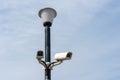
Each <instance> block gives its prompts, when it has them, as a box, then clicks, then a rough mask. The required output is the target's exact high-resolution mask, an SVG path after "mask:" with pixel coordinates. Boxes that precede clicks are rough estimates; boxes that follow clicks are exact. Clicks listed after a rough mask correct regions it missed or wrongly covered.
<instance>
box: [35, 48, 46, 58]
mask: <svg viewBox="0 0 120 80" xmlns="http://www.w3.org/2000/svg"><path fill="white" fill-rule="evenodd" d="M43 57H44V55H43V51H41V50H40V51H38V52H37V56H36V58H37V59H38V60H41V59H42V58H43Z"/></svg>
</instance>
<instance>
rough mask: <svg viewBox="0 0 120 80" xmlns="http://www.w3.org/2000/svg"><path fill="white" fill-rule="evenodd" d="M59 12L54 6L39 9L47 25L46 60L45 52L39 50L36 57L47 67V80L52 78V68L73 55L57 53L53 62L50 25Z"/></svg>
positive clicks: (40, 15)
mask: <svg viewBox="0 0 120 80" xmlns="http://www.w3.org/2000/svg"><path fill="white" fill-rule="evenodd" d="M56 15H57V12H56V11H55V10H54V9H52V8H44V9H41V10H40V11H39V17H40V18H41V19H42V21H43V26H44V27H45V61H44V60H42V58H43V56H44V53H43V51H38V52H37V56H36V58H37V59H38V61H39V63H40V64H42V65H43V67H44V69H45V80H51V69H52V68H53V67H54V66H56V65H59V64H61V63H62V62H63V60H69V59H71V57H72V53H71V52H66V53H62V54H61V53H59V54H56V55H55V59H56V61H55V62H51V45H50V27H51V26H52V22H53V19H54V18H55V17H56Z"/></svg>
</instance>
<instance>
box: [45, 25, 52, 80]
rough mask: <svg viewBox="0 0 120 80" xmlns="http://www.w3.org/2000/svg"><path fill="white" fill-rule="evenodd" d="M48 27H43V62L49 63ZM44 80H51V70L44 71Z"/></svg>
mask: <svg viewBox="0 0 120 80" xmlns="http://www.w3.org/2000/svg"><path fill="white" fill-rule="evenodd" d="M50 48H51V46H50V27H49V26H45V62H48V63H50V62H51V50H50ZM45 80H51V70H50V69H49V68H46V69H45Z"/></svg>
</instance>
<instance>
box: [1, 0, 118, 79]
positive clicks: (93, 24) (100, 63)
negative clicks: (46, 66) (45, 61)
mask: <svg viewBox="0 0 120 80" xmlns="http://www.w3.org/2000/svg"><path fill="white" fill-rule="evenodd" d="M119 4H120V1H119V0H72V1H70V0H10V1H8V0H0V5H1V7H0V32H1V33H0V75H1V77H0V80H8V79H9V80H43V79H44V70H42V67H41V65H40V64H38V61H37V60H36V59H35V56H36V52H37V50H44V27H43V26H42V22H41V20H40V18H39V17H38V11H39V10H40V9H42V8H45V7H52V8H54V9H55V10H56V11H57V17H56V18H55V20H54V22H53V26H52V27H51V31H52V32H51V35H52V36H51V42H52V43H51V46H52V50H51V53H52V54H51V55H52V61H54V60H53V57H54V54H55V53H57V52H65V51H72V52H73V57H72V60H70V61H64V63H62V64H61V65H59V66H56V67H55V68H54V69H53V70H52V79H53V80H74V79H78V80H120V5H119Z"/></svg>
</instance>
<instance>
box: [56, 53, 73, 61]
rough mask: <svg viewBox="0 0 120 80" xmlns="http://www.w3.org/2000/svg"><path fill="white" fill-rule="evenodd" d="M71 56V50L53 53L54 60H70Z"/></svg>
mask: <svg viewBox="0 0 120 80" xmlns="http://www.w3.org/2000/svg"><path fill="white" fill-rule="evenodd" d="M71 58H72V52H64V53H57V54H55V57H54V59H56V60H58V61H59V60H70V59H71Z"/></svg>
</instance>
